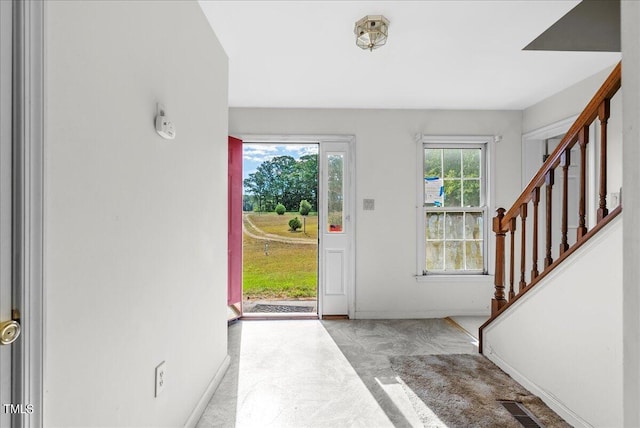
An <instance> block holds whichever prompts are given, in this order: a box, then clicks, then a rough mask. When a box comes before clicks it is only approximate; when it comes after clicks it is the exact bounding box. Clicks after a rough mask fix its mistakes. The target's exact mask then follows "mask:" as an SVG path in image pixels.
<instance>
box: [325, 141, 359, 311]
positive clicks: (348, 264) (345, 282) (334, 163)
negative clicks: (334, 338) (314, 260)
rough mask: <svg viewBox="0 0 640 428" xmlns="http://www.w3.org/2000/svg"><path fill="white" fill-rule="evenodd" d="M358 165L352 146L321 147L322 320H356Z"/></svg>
mask: <svg viewBox="0 0 640 428" xmlns="http://www.w3.org/2000/svg"><path fill="white" fill-rule="evenodd" d="M354 165H355V164H354V159H353V154H352V150H351V143H349V142H347V141H339V142H337V141H322V142H321V143H320V173H321V180H320V191H321V196H320V207H321V216H320V225H319V228H320V231H319V232H320V272H319V279H320V287H319V288H320V299H319V302H320V304H319V315H320V316H326V315H348V316H350V317H353V311H354V309H353V308H354V284H353V282H354V280H353V278H354V266H353V265H354V254H353V249H354V247H353V237H354V230H353V225H354V224H353V208H354V207H353V205H354V203H353V196H354V192H353V169H354Z"/></svg>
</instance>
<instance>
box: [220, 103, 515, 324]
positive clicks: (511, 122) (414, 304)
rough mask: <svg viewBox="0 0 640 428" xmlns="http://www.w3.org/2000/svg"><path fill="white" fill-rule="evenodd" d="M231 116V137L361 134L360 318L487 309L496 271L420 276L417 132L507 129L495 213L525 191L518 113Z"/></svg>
mask: <svg viewBox="0 0 640 428" xmlns="http://www.w3.org/2000/svg"><path fill="white" fill-rule="evenodd" d="M229 119H230V122H229V129H230V132H231V134H232V135H243V134H277V135H282V134H316V135H318V134H346V135H355V137H356V143H355V144H356V219H355V220H356V302H355V304H356V317H358V318H408V317H439V316H447V315H464V314H488V312H489V305H490V300H491V296H492V294H493V278H492V277H485V278H483V280H481V281H480V282H477V281H476V282H468V281H454V282H445V281H442V280H436V279H434V278H430V280H429V281H428V282H417V281H416V278H415V277H414V276H415V274H416V245H417V241H416V240H417V239H419V237H418V236H417V232H416V180H417V171H416V163H417V162H416V142H415V137H416V135H417V134H419V133H425V134H431V135H502V136H503V140H502V141H501V142H500V143H498V145H497V150H496V176H495V183H496V194H495V199H494V201H493V206H492V207H490V208H491V215H493V212H494V208H495V207H498V206H509V205H510V204H511V203H513V202H514V201H515V198H516V197H517V196H518V194H519V191H520V186H519V184H520V181H519V177H520V136H521V113H520V112H519V111H430V110H333V109H307V110H305V109H254V108H232V109H230V115H229ZM364 198H371V199H375V211H363V210H362V199H364ZM492 251H493V250H492V249H490V253H491V252H492ZM491 268H493V267H491Z"/></svg>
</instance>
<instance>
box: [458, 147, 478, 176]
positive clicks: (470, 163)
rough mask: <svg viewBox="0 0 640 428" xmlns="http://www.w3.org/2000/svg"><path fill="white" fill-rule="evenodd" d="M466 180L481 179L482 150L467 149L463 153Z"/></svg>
mask: <svg viewBox="0 0 640 428" xmlns="http://www.w3.org/2000/svg"><path fill="white" fill-rule="evenodd" d="M462 165H463V171H464V172H463V174H464V177H465V178H480V149H465V150H463V152H462Z"/></svg>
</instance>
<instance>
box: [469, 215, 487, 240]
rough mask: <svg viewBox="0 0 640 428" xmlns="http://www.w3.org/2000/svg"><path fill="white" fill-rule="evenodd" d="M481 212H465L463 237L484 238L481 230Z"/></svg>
mask: <svg viewBox="0 0 640 428" xmlns="http://www.w3.org/2000/svg"><path fill="white" fill-rule="evenodd" d="M483 227H484V224H483V214H482V213H466V214H465V219H464V237H465V239H484V237H483V236H482V230H483Z"/></svg>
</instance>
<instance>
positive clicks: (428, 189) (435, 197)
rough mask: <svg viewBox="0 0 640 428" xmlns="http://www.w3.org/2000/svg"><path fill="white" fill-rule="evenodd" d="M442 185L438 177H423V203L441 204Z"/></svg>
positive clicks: (437, 205) (438, 205)
mask: <svg viewBox="0 0 640 428" xmlns="http://www.w3.org/2000/svg"><path fill="white" fill-rule="evenodd" d="M443 195H444V186H443V182H442V179H441V178H439V177H425V179H424V203H425V204H433V205H434V206H436V207H441V206H442V199H443Z"/></svg>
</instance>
